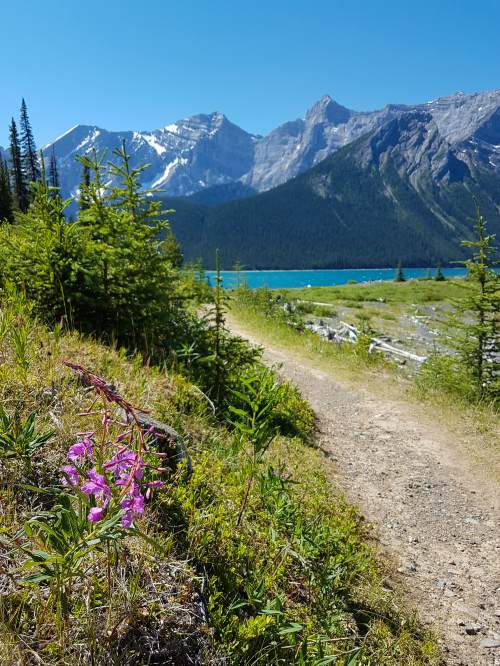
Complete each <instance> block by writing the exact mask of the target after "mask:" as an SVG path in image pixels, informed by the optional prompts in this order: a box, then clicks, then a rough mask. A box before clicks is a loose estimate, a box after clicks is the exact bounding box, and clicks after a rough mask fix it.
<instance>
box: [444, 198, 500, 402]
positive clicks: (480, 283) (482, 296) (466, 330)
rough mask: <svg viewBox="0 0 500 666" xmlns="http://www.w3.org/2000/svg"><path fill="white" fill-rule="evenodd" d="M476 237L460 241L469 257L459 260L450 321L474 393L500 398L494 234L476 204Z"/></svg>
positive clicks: (499, 297) (499, 283) (499, 285)
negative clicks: (463, 274)
mask: <svg viewBox="0 0 500 666" xmlns="http://www.w3.org/2000/svg"><path fill="white" fill-rule="evenodd" d="M474 231H475V238H474V240H471V241H462V245H464V246H465V247H470V248H471V249H472V251H473V254H472V258H471V259H468V260H466V261H463V262H459V263H462V264H463V265H464V266H465V267H466V268H467V271H468V277H467V280H466V281H465V282H464V285H463V288H464V290H465V294H464V296H463V297H462V299H460V300H459V301H456V302H455V303H454V305H455V309H456V313H455V315H454V316H453V317H452V319H451V324H452V326H454V328H455V329H458V331H459V335H458V345H457V346H458V351H459V353H460V355H461V357H462V360H463V362H464V364H465V367H466V368H467V369H468V371H469V372H470V374H471V377H472V379H473V382H474V385H475V388H476V393H477V396H478V397H479V398H480V399H483V398H487V399H490V400H493V401H494V402H497V401H500V276H499V274H498V273H496V272H495V270H494V267H495V266H497V265H498V264H499V263H500V262H498V261H495V260H494V259H493V256H494V255H495V254H496V253H497V249H496V248H495V247H494V245H493V243H494V240H495V236H494V235H493V234H488V233H487V231H486V222H485V220H484V218H483V216H482V215H481V211H480V209H479V206H478V205H476V222H475V226H474Z"/></svg>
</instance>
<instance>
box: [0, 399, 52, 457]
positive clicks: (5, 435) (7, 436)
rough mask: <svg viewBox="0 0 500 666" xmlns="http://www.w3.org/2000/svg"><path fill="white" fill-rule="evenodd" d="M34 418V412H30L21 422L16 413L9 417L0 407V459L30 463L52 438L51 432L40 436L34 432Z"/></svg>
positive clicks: (0, 406)
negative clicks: (14, 459)
mask: <svg viewBox="0 0 500 666" xmlns="http://www.w3.org/2000/svg"><path fill="white" fill-rule="evenodd" d="M36 416H37V415H36V412H32V413H31V414H29V415H28V416H27V418H26V420H24V421H23V420H22V419H21V417H20V416H19V414H18V413H14V415H13V416H10V415H9V414H7V412H6V411H5V409H4V408H3V406H2V405H0V458H4V459H11V458H16V459H19V460H23V461H30V460H31V458H32V457H33V455H34V454H35V453H36V452H37V451H38V449H39V448H40V447H42V446H43V445H44V444H46V443H47V442H48V441H49V440H50V439H51V438H52V437H53V435H54V434H55V433H54V431H53V430H50V431H47V432H45V433H41V434H37V433H36V432H35V421H36Z"/></svg>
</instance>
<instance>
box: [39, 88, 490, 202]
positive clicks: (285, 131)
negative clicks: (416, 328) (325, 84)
mask: <svg viewBox="0 0 500 666" xmlns="http://www.w3.org/2000/svg"><path fill="white" fill-rule="evenodd" d="M407 112H425V113H428V114H429V115H430V117H431V118H432V120H433V122H434V124H435V126H436V127H437V131H438V132H439V135H440V136H441V137H442V138H443V139H445V140H446V142H447V143H448V144H449V145H450V147H453V149H454V150H455V152H456V153H457V154H459V155H460V156H461V157H460V159H462V160H463V161H464V162H465V163H467V164H469V165H471V164H472V163H476V162H478V161H479V162H481V164H483V165H484V166H485V167H486V168H488V169H495V170H497V169H499V168H500V90H495V91H490V92H481V93H473V94H469V95H466V94H464V93H455V94H454V95H451V96H448V97H442V98H439V99H436V100H433V101H431V102H428V103H426V104H417V105H401V104H389V105H387V106H385V107H384V108H383V109H380V110H377V111H370V112H359V111H352V110H350V109H347V108H346V107H344V106H341V105H340V104H338V103H337V102H335V101H334V100H333V99H332V98H331V97H330V96H328V95H325V96H323V97H321V98H320V99H319V100H318V101H317V102H316V103H315V104H314V105H313V106H312V107H311V108H310V109H309V110H308V111H307V112H306V114H305V116H304V118H299V119H297V120H293V121H290V122H287V123H285V124H283V125H281V126H279V127H277V128H276V129H274V130H272V131H271V132H270V133H269V134H267V135H266V136H263V137H259V136H256V135H254V134H250V133H248V132H245V131H244V130H243V129H241V128H239V127H238V126H236V125H234V124H233V123H231V122H230V121H229V120H228V119H227V118H226V117H225V116H224V115H223V114H222V113H217V112H216V113H211V114H200V115H196V116H192V117H190V118H184V119H181V120H179V121H177V122H175V123H173V124H169V125H166V126H165V127H163V128H161V129H158V130H152V131H149V132H132V131H127V132H109V131H107V130H105V129H102V128H100V127H97V126H88V125H77V126H75V127H73V128H72V129H71V130H68V131H67V132H66V133H64V134H63V135H62V136H60V137H59V138H58V139H56V140H55V141H54V142H53V143H52V144H50V145H49V146H46V147H45V151H46V152H47V153H49V151H51V150H52V146H53V147H54V151H55V155H56V158H57V162H58V166H59V170H60V176H61V181H62V183H63V193H64V194H65V195H67V194H75V193H76V192H77V190H78V186H79V183H80V180H81V167H80V165H79V163H78V162H77V161H76V160H75V156H76V155H77V154H82V153H83V154H85V153H88V152H90V151H91V150H92V149H93V148H95V149H96V150H97V152H98V153H100V152H101V151H106V157H107V159H113V155H112V153H113V150H114V149H116V148H118V147H119V146H120V144H121V142H122V140H124V141H125V144H126V148H127V152H128V153H129V154H130V155H131V165H132V166H133V167H134V166H138V165H140V164H143V163H147V164H149V165H150V168H149V169H147V170H146V171H145V172H144V173H143V175H142V185H143V186H144V187H149V188H153V189H156V188H161V189H164V190H165V192H166V193H167V194H169V195H172V196H185V195H190V194H192V193H194V192H198V191H200V190H203V189H205V188H209V187H213V186H219V185H225V184H228V183H235V182H241V183H243V184H244V185H245V186H246V187H251V188H253V189H254V190H256V191H264V190H268V189H271V188H272V187H275V186H277V185H280V184H282V183H284V182H286V181H287V180H290V178H293V177H294V176H296V175H298V174H300V173H302V172H304V171H306V170H308V169H310V168H311V167H313V166H314V165H316V164H318V163H319V162H321V161H322V160H323V159H325V158H326V157H328V156H329V155H330V154H332V153H334V152H335V151H336V150H338V149H339V148H341V147H343V146H345V145H347V144H349V143H351V142H353V141H355V140H357V139H359V138H360V137H361V136H363V135H365V134H367V133H368V132H373V131H375V130H378V129H379V128H381V127H383V126H384V125H386V124H387V123H390V122H391V121H392V120H394V119H396V118H398V117H400V116H401V115H402V114H403V113H407Z"/></svg>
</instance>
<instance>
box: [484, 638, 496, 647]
mask: <svg viewBox="0 0 500 666" xmlns="http://www.w3.org/2000/svg"><path fill="white" fill-rule="evenodd" d="M479 645H480V646H481V647H483V648H499V647H500V640H497V639H496V638H483V640H482V641H481V642H480V643H479Z"/></svg>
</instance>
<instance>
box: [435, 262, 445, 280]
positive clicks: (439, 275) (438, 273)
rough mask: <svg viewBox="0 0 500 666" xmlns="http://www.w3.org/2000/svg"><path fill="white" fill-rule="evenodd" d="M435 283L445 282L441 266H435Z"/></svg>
mask: <svg viewBox="0 0 500 666" xmlns="http://www.w3.org/2000/svg"><path fill="white" fill-rule="evenodd" d="M434 280H435V281H436V282H444V281H445V280H446V278H445V276H444V273H443V271H442V270H441V264H438V265H437V268H436V275H435V276H434Z"/></svg>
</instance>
